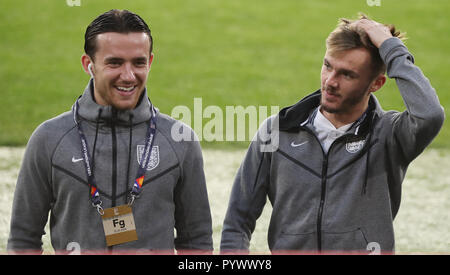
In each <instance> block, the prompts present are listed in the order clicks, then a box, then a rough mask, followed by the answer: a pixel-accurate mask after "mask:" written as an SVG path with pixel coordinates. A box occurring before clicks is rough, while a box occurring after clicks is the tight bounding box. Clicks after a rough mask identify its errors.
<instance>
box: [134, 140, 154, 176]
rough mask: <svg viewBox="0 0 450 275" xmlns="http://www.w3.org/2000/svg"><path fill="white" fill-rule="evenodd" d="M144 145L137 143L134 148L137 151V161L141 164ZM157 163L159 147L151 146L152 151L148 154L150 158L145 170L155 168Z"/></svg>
mask: <svg viewBox="0 0 450 275" xmlns="http://www.w3.org/2000/svg"><path fill="white" fill-rule="evenodd" d="M144 149H145V145H138V146H137V148H136V152H137V162H138V163H139V165H140V164H141V160H142V154H143V153H144ZM158 164H159V147H158V146H153V148H152V152H151V154H150V159H149V160H148V164H147V171H150V170H153V169H155V168H156V167H157V166H158Z"/></svg>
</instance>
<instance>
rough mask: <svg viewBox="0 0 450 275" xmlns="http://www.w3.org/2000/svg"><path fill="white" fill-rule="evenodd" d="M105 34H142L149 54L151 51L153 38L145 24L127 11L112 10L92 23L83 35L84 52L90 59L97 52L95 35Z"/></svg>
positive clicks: (137, 16) (138, 17)
mask: <svg viewBox="0 0 450 275" xmlns="http://www.w3.org/2000/svg"><path fill="white" fill-rule="evenodd" d="M106 32H118V33H130V32H144V33H146V34H147V35H148V37H149V41H150V53H151V52H152V51H153V37H152V33H151V31H150V28H149V27H148V25H147V23H145V21H144V20H143V19H142V18H141V17H140V16H139V15H137V14H135V13H133V12H131V11H128V10H117V9H113V10H110V11H107V12H105V13H103V14H101V15H99V16H98V17H97V18H95V19H94V21H92V23H91V24H89V26H88V27H87V29H86V33H85V34H84V52H85V53H86V54H87V55H89V56H90V57H91V58H94V57H95V52H96V51H97V43H96V42H97V41H96V38H97V35H99V34H102V33H106Z"/></svg>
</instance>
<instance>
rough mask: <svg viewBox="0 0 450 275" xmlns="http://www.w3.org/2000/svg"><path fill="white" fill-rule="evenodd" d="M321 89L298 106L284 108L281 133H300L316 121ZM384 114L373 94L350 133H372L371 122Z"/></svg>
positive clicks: (281, 115)
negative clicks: (315, 115) (304, 127)
mask: <svg viewBox="0 0 450 275" xmlns="http://www.w3.org/2000/svg"><path fill="white" fill-rule="evenodd" d="M320 98H321V91H320V89H319V90H317V91H315V92H314V93H312V94H310V95H308V96H306V97H304V98H303V99H301V100H300V101H299V102H297V103H296V104H294V105H292V106H289V107H286V108H283V109H282V110H281V111H280V113H279V114H278V116H279V125H280V131H286V132H298V131H299V130H300V129H301V128H302V127H303V126H306V125H307V124H309V123H311V122H312V121H313V120H314V117H313V114H314V113H313V112H314V110H315V109H317V107H318V106H319V105H320ZM381 113H382V109H381V106H380V104H379V102H378V100H377V98H376V97H375V96H374V95H373V94H371V95H370V99H369V107H368V109H367V111H366V112H365V113H364V114H363V115H362V116H361V117H360V118H359V119H358V120H357V121H356V122H355V123H354V124H353V125H352V127H351V128H350V130H349V131H351V132H352V133H353V134H355V135H364V134H366V133H367V132H368V131H370V126H371V124H372V123H371V121H372V120H373V119H374V117H375V116H376V115H379V114H381Z"/></svg>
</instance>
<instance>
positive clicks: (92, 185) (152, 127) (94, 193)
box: [73, 100, 157, 215]
mask: <svg viewBox="0 0 450 275" xmlns="http://www.w3.org/2000/svg"><path fill="white" fill-rule="evenodd" d="M78 109H79V103H78V100H77V101H76V103H75V106H74V110H73V113H74V117H73V118H74V121H75V124H76V126H77V129H78V135H79V136H80V142H81V155H82V157H83V163H84V168H85V170H86V175H87V179H88V185H89V189H90V192H89V194H90V201H91V203H92V206H93V207H95V208H97V211H98V212H99V214H100V215H103V214H104V211H103V208H102V207H101V204H102V200H101V198H100V194H99V192H98V190H97V182H96V180H95V176H94V171H92V163H91V155H90V154H89V148H88V144H87V139H86V136H85V135H84V132H83V129H82V128H81V124H80V123H79V122H78V120H77V117H78ZM151 113H152V114H151V118H150V123H149V127H148V129H147V137H146V139H145V148H144V153H143V154H142V159H141V164H140V165H139V168H138V171H137V176H136V180H135V181H134V184H133V187H132V189H131V193H130V195H131V201H130V203H129V205H131V204H133V202H134V200H135V199H136V198H138V196H139V194H140V193H141V191H142V190H141V188H142V184H143V183H144V176H145V171H146V170H147V165H148V162H149V161H150V156H151V152H152V149H153V142H154V140H155V135H156V115H157V112H156V110H155V108H154V107H153V105H152V106H151ZM130 127H131V126H130ZM130 153H131V152H130Z"/></svg>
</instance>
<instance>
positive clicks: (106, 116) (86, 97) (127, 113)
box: [78, 79, 152, 124]
mask: <svg viewBox="0 0 450 275" xmlns="http://www.w3.org/2000/svg"><path fill="white" fill-rule="evenodd" d="M93 87H94V85H93V80H92V79H91V80H90V81H89V83H88V85H87V86H86V89H85V90H84V93H83V94H82V95H81V96H80V98H79V99H78V100H79V110H78V116H79V117H80V118H83V119H85V120H88V121H93V122H96V121H108V122H111V121H112V122H114V123H119V124H129V123H130V118H131V119H132V123H133V124H138V123H142V122H144V121H148V120H149V119H150V117H151V104H152V103H151V102H150V100H149V99H148V97H147V88H145V90H144V92H143V93H142V95H141V98H140V99H139V101H138V104H137V106H136V108H134V109H132V110H117V109H115V108H113V107H112V106H102V105H99V104H97V103H96V102H95V101H94V96H93V94H94V89H93Z"/></svg>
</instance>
